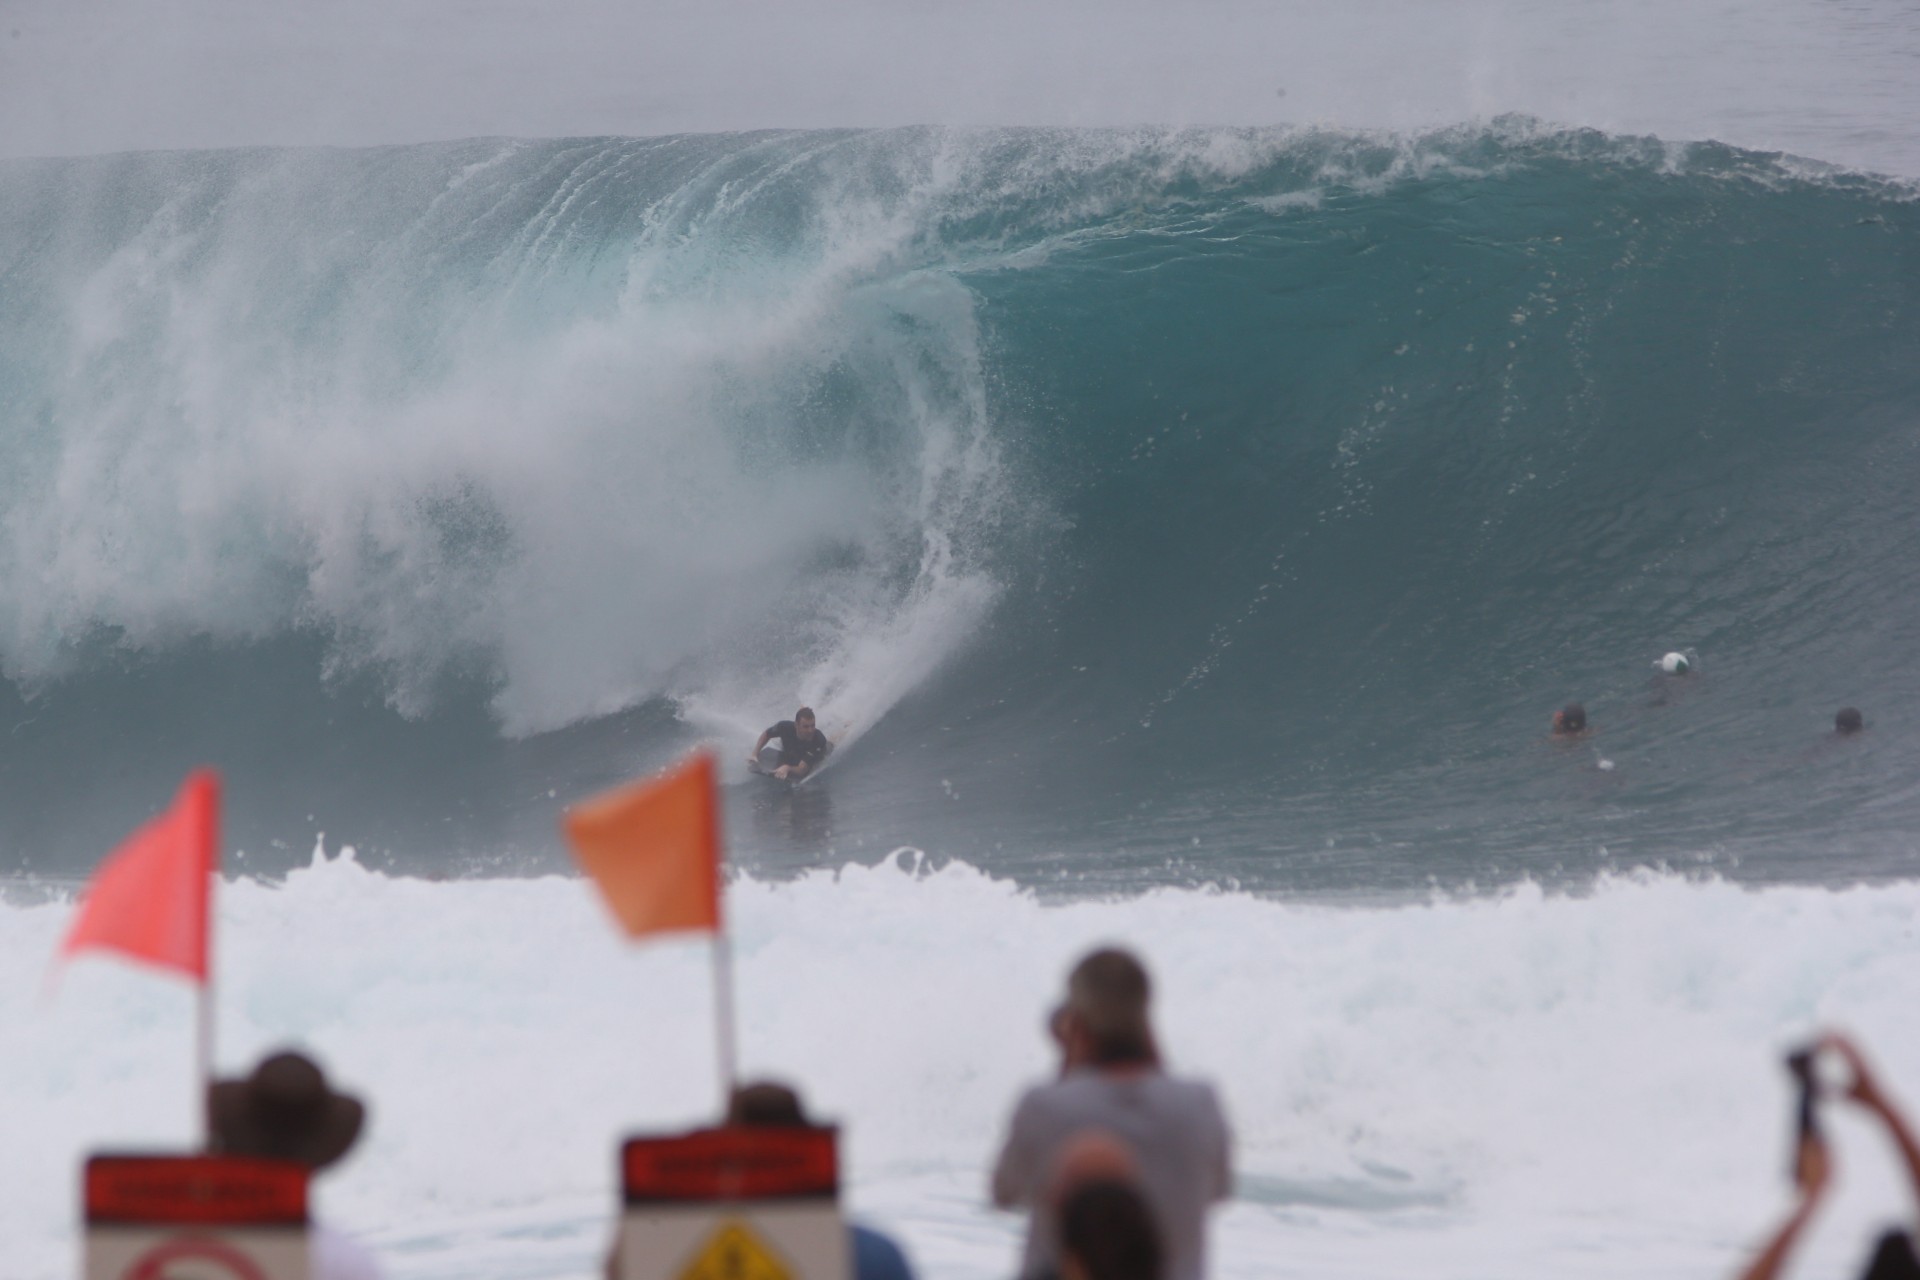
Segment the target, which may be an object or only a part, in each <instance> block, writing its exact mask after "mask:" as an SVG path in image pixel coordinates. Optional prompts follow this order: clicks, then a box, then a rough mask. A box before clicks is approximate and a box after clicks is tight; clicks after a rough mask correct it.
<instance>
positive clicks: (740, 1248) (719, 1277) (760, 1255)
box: [679, 1222, 794, 1280]
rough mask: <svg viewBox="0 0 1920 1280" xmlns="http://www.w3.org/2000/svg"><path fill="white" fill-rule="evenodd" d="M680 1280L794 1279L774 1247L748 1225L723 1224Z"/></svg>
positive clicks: (737, 1223) (741, 1223)
mask: <svg viewBox="0 0 1920 1280" xmlns="http://www.w3.org/2000/svg"><path fill="white" fill-rule="evenodd" d="M679 1280H794V1277H793V1272H791V1271H789V1270H788V1269H787V1264H786V1263H784V1262H782V1261H781V1260H780V1255H779V1254H778V1253H775V1252H774V1249H773V1246H772V1245H770V1244H768V1243H767V1242H766V1241H764V1240H762V1239H761V1238H760V1237H759V1236H757V1235H755V1234H754V1232H753V1228H751V1227H749V1226H748V1225H747V1224H746V1223H744V1222H723V1223H721V1224H720V1226H719V1227H718V1228H717V1229H716V1230H715V1231H714V1233H713V1234H712V1235H711V1236H709V1237H707V1242H706V1243H705V1244H703V1245H701V1246H700V1251H699V1252H698V1253H696V1254H694V1255H693V1260H692V1261H691V1262H689V1263H687V1265H686V1268H685V1269H684V1270H683V1271H681V1272H680V1276H679Z"/></svg>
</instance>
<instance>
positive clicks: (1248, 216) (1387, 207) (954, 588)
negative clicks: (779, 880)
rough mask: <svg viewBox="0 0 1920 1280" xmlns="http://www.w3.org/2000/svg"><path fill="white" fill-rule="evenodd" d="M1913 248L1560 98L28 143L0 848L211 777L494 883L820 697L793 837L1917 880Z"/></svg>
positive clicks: (0, 319) (1904, 235)
mask: <svg viewBox="0 0 1920 1280" xmlns="http://www.w3.org/2000/svg"><path fill="white" fill-rule="evenodd" d="M1916 232H1920V206H1916V203H1915V201H1914V199H1913V193H1912V191H1911V189H1910V188H1909V187H1907V186H1904V185H1901V184H1898V183H1893V182H1889V181H1883V180H1880V179H1876V178H1873V177H1869V176H1863V175H1856V174H1849V173H1844V172H1839V171H1833V170H1829V169H1824V168H1821V167H1819V166H1814V165H1810V164H1807V163H1803V162H1797V161H1793V160H1791V159H1789V158H1784V157H1779V156H1770V155H1761V154H1755V153H1749V152H1741V151H1737V150H1733V149H1730V148H1725V147H1720V146H1715V145H1711V144H1698V145H1679V144H1672V143H1667V142H1661V141H1658V140H1653V139H1639V138H1621V137H1613V136H1608V135H1604V134H1598V133H1593V132H1584V131H1561V130H1554V129H1549V128H1546V127H1543V126H1540V125H1537V124H1534V123H1532V122H1529V121H1525V120H1503V121H1498V122H1495V123H1493V124H1490V125H1478V126H1472V127H1462V128H1459V129H1455V130H1449V131H1443V132H1438V133H1430V134H1424V135H1418V136H1399V135H1392V136H1390V135H1375V134H1362V133H1352V132H1342V131H1336V130H1269V131H1247V130H1208V131H1185V132H1170V131H1131V132H1126V131H1077V132H1076V131H1033V130H1028V131H988V132H944V131H928V130H907V131H888V132H846V133H797V134H757V135H744V136H717V137H716V136H701V137H675V138H664V139H652V140H622V139H614V140H607V139H595V140H572V141H551V142H537V143H533V142H490V141H482V142H468V143H460V144H445V145H434V146H419V147H402V148H386V149H378V150H363V151H320V150H301V151H255V152H222V153H173V154H151V153H149V154H140V155H128V156H118V157H106V158H99V159H88V160H48V161H13V162H6V163H4V164H0V445H4V447H5V448H6V450H7V453H8V456H9V460H10V465H9V466H8V468H7V469H6V471H5V472H4V475H3V476H0V530H4V532H3V533H0V672H3V673H4V675H5V678H6V681H7V688H6V689H5V690H4V691H0V700H4V703H5V709H6V711H7V718H9V719H10V721H11V723H12V730H11V732H10V734H9V735H8V736H7V737H6V739H5V740H4V741H5V745H4V747H0V751H3V752H4V755H0V766H3V767H0V800H4V805H0V810H4V815H5V816H4V818H3V819H0V822H3V823H4V827H3V828H0V839H3V840H4V842H5V844H6V847H7V850H8V853H7V857H8V859H9V861H10V863H12V864H13V865H16V866H20V865H26V866H31V867H34V868H36V869H52V870H55V871H59V870H62V869H67V870H71V868H73V867H76V866H79V865H83V864H84V862H85V860H86V858H87V857H90V856H91V854H92V853H94V852H97V850H98V849H99V848H101V847H104V845H105V843H106V841H108V840H109V839H110V838H111V835H112V833H114V832H116V831H120V830H124V829H125V826H126V825H127V823H128V821H129V820H130V819H131V818H132V817H135V816H137V815H138V813H139V812H140V811H142V810H143V808H144V807H145V806H147V805H150V804H152V803H157V802H158V800H159V799H160V798H162V797H163V796H164V794H165V792H166V790H167V789H168V788H169V787H170V786H171V783H172V781H173V780H174V779H177V777H178V776H179V774H180V773H181V772H182V771H184V769H185V767H187V766H188V765H190V764H192V763H195V762H198V761H199V760H202V759H210V760H213V761H215V762H217V763H222V764H224V765H226V767H227V768H228V769H229V771H230V773H231V774H232V775H233V776H234V785H233V787H232V789H231V794H232V795H233V797H234V828H233V829H234V832H235V835H236V839H237V840H238V841H239V842H240V843H242V844H244V845H247V846H249V847H250V848H252V849H254V850H256V851H258V852H257V853H256V855H255V856H256V860H257V861H258V860H259V859H265V860H266V862H268V863H270V862H272V861H273V856H274V855H272V854H271V852H270V851H271V849H272V847H273V845H274V842H276V841H277V842H280V844H281V845H282V846H284V847H286V848H287V850H288V852H287V853H286V855H285V856H283V857H280V859H279V862H280V864H281V865H287V864H288V863H289V862H290V861H291V860H293V859H295V858H297V856H298V853H299V851H300V850H301V849H303V848H304V847H305V844H306V843H308V842H310V841H311V839H312V832H313V829H314V828H315V827H331V828H333V829H335V830H336V831H343V832H345V833H346V834H348V835H349V836H350V837H355V838H359V839H360V840H362V841H363V842H364V843H369V844H373V845H378V846H382V847H385V848H390V849H397V850H401V851H403V852H404V855H405V856H407V857H411V858H413V859H415V860H416V862H420V861H435V860H438V861H440V862H441V863H443V864H444V863H446V862H447V859H448V855H450V854H452V853H463V854H466V855H468V856H469V858H470V859H472V860H475V861H482V860H485V859H488V858H492V859H496V860H498V859H506V860H507V861H508V862H509V863H510V864H512V865H524V862H525V860H526V859H527V858H533V859H535V860H540V859H544V858H546V857H548V856H550V852H551V846H552V839H551V834H550V833H551V820H552V811H553V808H554V802H555V801H556V800H559V799H566V798H569V797H571V796H573V795H577V794H579V793H580V792H581V791H582V790H584V789H586V788H588V787H590V786H594V785H598V784H599V783H601V782H603V781H605V780H607V779H609V778H611V777H615V776H619V775H620V774H622V773H625V772H631V771H633V770H637V769H641V768H645V767H648V766H650V765H652V764H655V763H658V762H659V761H661V760H663V759H664V758H666V756H667V755H669V754H670V753H672V752H673V751H677V750H679V749H682V748H683V747H684V746H685V745H687V744H688V743H690V742H691V741H694V740H696V739H698V738H702V737H712V738H717V739H720V740H723V741H726V742H728V743H729V744H732V743H734V742H736V741H738V742H740V743H742V744H744V741H745V735H747V734H750V733H751V732H753V731H755V730H757V729H758V728H759V727H760V726H761V725H763V724H764V723H766V722H767V721H769V720H771V719H773V718H775V716H776V715H779V714H785V713H786V712H788V711H790V710H791V707H792V705H793V704H795V703H797V702H799V701H808V702H812V703H814V704H816V705H817V706H819V708H820V710H821V713H822V715H823V717H824V719H825V720H826V722H827V724H828V726H829V727H830V728H832V729H836V730H839V731H842V732H845V733H846V734H847V735H848V742H849V745H850V746H851V747H852V749H850V750H849V751H848V752H847V754H846V755H845V756H844V757H843V760H844V762H845V763H843V764H842V765H841V766H840V767H839V770H838V774H837V776H836V778H835V779H834V794H833V797H832V798H831V799H830V800H823V801H809V802H807V803H808V804H809V805H812V806H814V807H813V808H805V807H800V806H798V805H797V804H796V805H790V806H787V807H780V806H779V805H772V806H771V807H770V802H768V801H767V800H766V799H765V798H764V797H755V799H754V804H753V806H752V807H750V808H749V807H745V802H744V801H743V804H742V806H736V808H737V810H738V812H737V813H736V823H735V828H736V831H737V832H738V833H739V834H740V839H741V841H742V843H743V844H744V845H746V846H748V847H749V848H750V849H759V850H761V851H762V852H764V853H766V855H767V856H768V857H769V858H773V857H797V858H798V859H799V861H801V862H802V863H806V862H819V861H825V860H830V857H831V856H832V855H834V854H836V853H845V852H848V851H851V850H853V849H856V848H860V847H866V848H871V849H872V850H873V851H874V852H876V853H877V852H878V851H879V850H881V849H884V848H886V847H889V846H890V845H891V844H892V843H896V842H899V841H900V840H911V841H914V842H916V843H921V844H924V845H926V846H927V847H929V848H933V849H936V850H939V851H941V852H949V853H957V854H962V855H965V856H969V857H972V858H975V859H976V860H978V861H981V862H983V863H985V864H987V865H995V866H1005V867H1007V868H1008V869H1011V870H1014V871H1017V872H1021V873H1030V874H1036V875H1037V874H1043V873H1045V872H1046V871H1047V870H1048V868H1049V867H1050V866H1052V865H1053V862H1052V861H1051V860H1052V859H1053V857H1054V855H1056V854H1064V855H1068V857H1067V858H1066V859H1065V863H1064V865H1072V866H1075V867H1079V865H1080V864H1079V861H1078V860H1077V859H1076V858H1075V857H1073V856H1072V855H1075V854H1076V853H1077V852H1078V851H1085V850H1098V851H1099V852H1100V853H1101V854H1102V861H1101V864H1100V872H1101V874H1105V875H1111V876H1113V877H1115V878H1117V879H1119V880H1122V881H1131V880H1137V879H1138V878H1139V877H1140V876H1141V875H1148V876H1152V877H1162V878H1164V877H1172V878H1175V879H1181V878H1185V879H1218V878H1220V877H1222V876H1237V877H1241V878H1243V879H1248V880H1253V881H1260V880H1262V879H1266V880H1270V881H1274V882H1279V883H1298V884H1318V885H1321V886H1323V887H1341V888H1361V889H1365V888H1379V887H1381V886H1395V885H1397V886H1401V887H1405V886H1419V885H1422V884H1425V883H1426V882H1427V880H1428V878H1429V877H1430V876H1434V875H1440V876H1441V877H1443V878H1445V879H1448V880H1450V881H1457V880H1466V879H1472V880H1479V879H1491V880H1494V881H1499V880H1504V879H1509V878H1511V877H1512V875H1513V874H1515V873H1516V872H1517V871H1518V870H1520V869H1522V868H1526V869H1530V870H1532V871H1533V872H1535V873H1536V874H1543V875H1548V876H1551V875H1553V874H1556V873H1557V872H1561V871H1564V872H1566V873H1567V874H1569V875H1573V876H1576V877H1589V876H1591V875H1592V874H1593V872H1594V871H1595V870H1596V869H1602V870H1603V869H1605V868H1606V867H1608V866H1612V865H1617V864H1619V863H1620V862H1622V861H1625V862H1638V863H1647V862H1661V861H1668V862H1676V863H1677V862H1682V861H1687V862H1705V863H1709V864H1711V865H1713V866H1714V867H1715V868H1716V869H1718V870H1720V871H1723V872H1728V873H1732V874H1767V875H1789V876H1794V877H1797V878H1805V877H1808V876H1812V877H1815V878H1824V877H1826V876H1829V875H1833V874H1838V875H1843V876H1846V875H1859V874H1865V875H1887V874H1901V873H1903V872H1909V871H1911V853H1910V841H1909V840H1908V839H1907V836H1906V833H1907V832H1908V831H1910V830H1911V829H1912V824H1913V821H1914V819H1915V818H1916V816H1920V792H1916V790H1915V789H1914V788H1913V787H1911V786H1910V785H1907V784H1905V783H1902V782H1899V781H1898V780H1899V779H1901V778H1903V777H1904V776H1905V775H1906V774H1907V773H1909V772H1910V770H1909V769H1908V768H1907V766H1908V764H1909V762H1910V761H1911V760H1912V759H1913V758H1914V755H1915V752H1914V745H1913V744H1914V740H1913V739H1912V737H1911V736H1910V735H1908V734H1907V733H1906V731H1905V730H1904V728H1903V727H1902V725H1901V723H1900V722H1901V719H1902V716H1903V715H1904V710H1903V709H1905V708H1909V707H1911V706H1913V704H1914V700H1915V694H1916V692H1920V678H1917V677H1916V674H1915V672H1914V669H1913V667H1912V664H1911V663H1910V662H1909V661H1908V660H1907V657H1908V655H1909V654H1910V653H1911V651H1912V643H1913V641H1914V638H1915V632H1916V626H1917V625H1920V617H1916V611H1915V609H1914V607H1913V606H1912V604H1911V601H1912V600H1913V599H1914V598H1915V593H1914V587H1915V585H1916V576H1917V575H1920V557H1917V556H1916V555H1915V551H1916V546H1915V538H1916V534H1915V532H1914V530H1915V528H1916V525H1915V524H1914V521H1913V520H1912V518H1911V516H1912V509H1911V497H1910V495H1911V494H1912V492H1914V490H1915V481H1916V480H1920V475H1916V471H1917V470H1920V453H1916V450H1915V447H1914V440H1915V434H1914V429H1915V426H1916V423H1917V422H1920V359H1917V358H1916V357H1920V258H1916V244H1920V239H1916ZM1674 647H1694V648H1697V649H1698V650H1699V651H1700V652H1701V654H1702V656H1703V671H1704V674H1703V675H1702V677H1701V678H1700V679H1699V680H1698V681H1697V682H1695V683H1694V684H1692V685H1689V686H1687V687H1686V689H1685V690H1683V691H1682V692H1685V693H1686V694H1687V695H1688V696H1687V697H1685V698H1683V699H1680V700H1679V701H1678V703H1677V705H1664V704H1671V703H1674V701H1675V700H1674V699H1673V698H1672V697H1671V696H1670V695H1671V694H1672V692H1673V691H1663V690H1659V689H1655V688H1651V687H1648V686H1647V684H1646V682H1647V680H1648V678H1649V674H1650V672H1649V665H1648V664H1649V663H1650V661H1651V660H1652V659H1653V658H1654V657H1657V656H1658V654H1659V653H1660V652H1662V651H1663V650H1665V649H1668V648H1674ZM1576 697H1577V698H1584V699H1585V700H1586V701H1587V703H1588V706H1589V708H1590V710H1591V711H1592V713H1593V715H1594V718H1595V720H1596V722H1597V723H1598V724H1599V725H1600V726H1601V728H1602V730H1603V733H1602V735H1601V736H1600V737H1598V738H1596V739H1595V741H1594V743H1593V744H1591V746H1590V747H1583V748H1580V749H1578V750H1576V751H1572V752H1558V753H1555V752H1550V751H1547V750H1545V749H1543V748H1542V747H1541V746H1540V744H1539V743H1538V741H1537V739H1538V737H1539V735H1540V731H1541V729H1542V728H1543V727H1544V722H1545V715H1546V712H1547V711H1548V710H1549V709H1550V708H1551V707H1552V706H1554V705H1557V704H1558V703H1560V702H1562V701H1565V700H1567V699H1569V698H1576ZM1844 702H1857V703H1859V704H1861V705H1862V706H1864V707H1865V708H1866V709H1867V711H1868V718H1869V721H1870V722H1872V723H1873V724H1874V727H1873V729H1872V730H1871V734H1872V736H1873V742H1872V748H1871V750H1867V751H1861V750H1848V751H1836V750H1820V749H1818V743H1819V738H1818V734H1819V729H1820V727H1821V725H1822V724H1823V723H1824V722H1825V721H1826V720H1827V719H1828V718H1829V717H1830V716H1831V714H1832V711H1833V709H1834V707H1836V706H1838V705H1840V704H1841V703H1844ZM1657 704H1660V705H1657ZM856 739H857V740H858V741H857V745H855V740H856ZM1601 756H1604V758H1605V759H1607V760H1608V761H1609V762H1610V763H1611V764H1613V765H1615V766H1616V767H1615V768H1613V769H1612V770H1610V771H1607V772H1606V773H1604V774H1602V773H1601V771H1599V770H1596V769H1593V768H1589V767H1581V766H1583V765H1591V764H1593V763H1594V762H1595V761H1596V760H1597V759H1598V758H1600V757H1601ZM822 805H825V806H827V811H826V812H824V813H823V812H821V811H820V806H822ZM796 847H797V848H798V849H799V853H798V854H797V855H796V854H794V852H793V850H794V849H795V848H796ZM262 865H264V864H262Z"/></svg>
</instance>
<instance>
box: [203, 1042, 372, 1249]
mask: <svg viewBox="0 0 1920 1280" xmlns="http://www.w3.org/2000/svg"><path fill="white" fill-rule="evenodd" d="M207 1106H208V1114H209V1117H210V1119H211V1120H212V1125H213V1143H212V1145H213V1149H214V1150H215V1151H216V1152H218V1153H220V1154H222V1155H232V1156H262V1157H265V1158H268V1159H273V1160H292V1161H296V1162H298V1163H300V1164H304V1165H306V1166H307V1167H308V1168H309V1169H312V1170H314V1171H315V1172H318V1171H319V1170H321V1169H324V1168H326V1167H327V1166H328V1165H331V1164H333V1163H334V1162H335V1161H337V1160H339V1159H340V1158H341V1157H342V1156H344V1155H346V1154H347V1152H348V1151H349V1150H351V1149H352V1147H353V1144H354V1142H355V1141H356V1140H358V1138H359V1137H360V1128H361V1126H362V1125H363V1124H364V1123H365V1122H366V1116H367V1109H366V1107H365V1106H364V1105H363V1104H362V1103H361V1102H360V1100H359V1099H358V1098H355V1097H353V1096H351V1095H349V1094H344V1093H336V1092H334V1090H333V1088H332V1087H331V1086H330V1085H328V1083H327V1078H326V1075H325V1074H324V1073H323V1072H322V1071H321V1070H320V1068H319V1067H318V1066H316V1065H315V1064H314V1062H313V1060H312V1059H311V1058H308V1057H307V1056H306V1055H304V1054H300V1053H288V1052H282V1053H276V1054H272V1055H270V1056H268V1057H266V1058H263V1059H261V1061H260V1065H259V1066H257V1067H255V1068H254V1069H253V1074H252V1075H250V1076H248V1077H247V1078H246V1079H244V1080H216V1081H215V1082H214V1083H213V1086H212V1088H211V1089H210V1090H209V1091H208V1103H207ZM308 1240H309V1244H308V1257H309V1261H310V1265H311V1268H312V1272H313V1280H380V1268H379V1266H378V1265H377V1264H376V1263H375V1262H374V1260H373V1256H372V1255H371V1254H369V1253H368V1252H367V1251H366V1250H365V1249H363V1248H361V1247H360V1246H359V1245H358V1244H356V1243H354V1242H353V1241H352V1240H350V1239H348V1238H347V1237H346V1236H343V1235H341V1234H340V1233H339V1232H337V1231H333V1230H330V1229H329V1228H328V1227H327V1226H325V1225H324V1224H322V1223H318V1222H316V1223H314V1224H313V1225H312V1227H311V1228H310V1234H309V1237H308Z"/></svg>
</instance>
